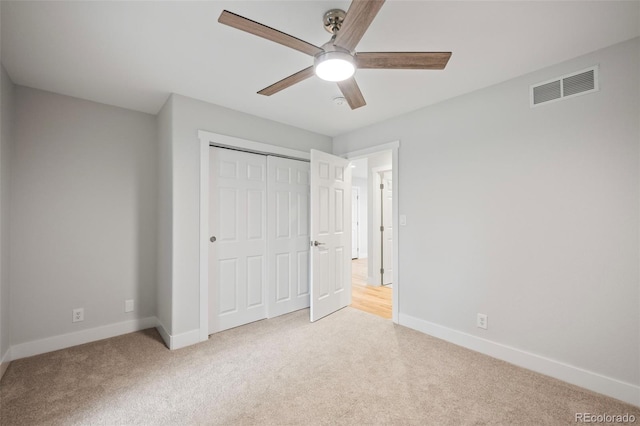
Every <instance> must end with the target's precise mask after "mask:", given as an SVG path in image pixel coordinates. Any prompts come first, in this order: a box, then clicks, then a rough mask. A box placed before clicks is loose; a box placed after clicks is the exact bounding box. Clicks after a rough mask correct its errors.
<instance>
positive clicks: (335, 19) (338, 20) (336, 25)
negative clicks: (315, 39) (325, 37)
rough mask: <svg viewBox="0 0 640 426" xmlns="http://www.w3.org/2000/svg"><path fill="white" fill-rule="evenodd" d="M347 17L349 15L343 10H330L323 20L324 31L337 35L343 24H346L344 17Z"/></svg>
mask: <svg viewBox="0 0 640 426" xmlns="http://www.w3.org/2000/svg"><path fill="white" fill-rule="evenodd" d="M346 15H347V14H346V13H345V11H344V10H342V9H331V10H328V11H327V12H326V13H325V14H324V17H323V18H322V22H323V23H324V29H325V30H327V32H329V33H331V34H335V33H337V32H338V31H340V27H341V26H342V22H344V17H345V16H346Z"/></svg>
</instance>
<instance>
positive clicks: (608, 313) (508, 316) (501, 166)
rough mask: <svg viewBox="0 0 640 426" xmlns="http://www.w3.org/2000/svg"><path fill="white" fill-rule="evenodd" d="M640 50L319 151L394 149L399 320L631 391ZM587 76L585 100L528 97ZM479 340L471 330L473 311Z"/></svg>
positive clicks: (589, 61)
mask: <svg viewBox="0 0 640 426" xmlns="http://www.w3.org/2000/svg"><path fill="white" fill-rule="evenodd" d="M639 52H640V40H639V39H634V40H631V41H628V42H625V43H621V44H618V45H615V46H612V47H610V48H607V49H604V50H601V51H598V52H595V53H593V54H590V55H586V56H583V57H579V58H576V59H574V60H570V61H567V62H564V63H561V64H559V65H557V66H554V67H550V68H546V69H543V70H540V71H538V72H535V73H532V74H529V75H525V76H523V77H520V78H517V79H514V80H511V81H507V82H505V83H502V84H499V85H496V86H493V87H490V88H487V89H484V90H481V91H478V92H475V93H472V94H468V95H465V96H461V97H458V98H456V99H452V100H450V101H447V102H443V103H441V104H438V105H435V106H432V107H428V108H425V109H422V110H419V111H416V112H414V113H411V114H407V115H404V116H401V117H398V118H395V119H392V120H389V121H386V122H383V123H379V124H376V125H373V126H371V127H368V128H364V129H361V130H358V131H355V132H352V133H349V134H345V135H342V136H339V137H336V138H335V139H334V152H337V153H344V152H348V151H353V150H357V149H362V148H364V147H366V146H372V145H377V144H381V143H385V142H389V141H393V140H398V139H399V140H400V141H401V147H400V153H399V157H400V158H399V173H400V176H399V177H400V179H399V180H400V182H399V184H400V188H399V191H400V194H399V196H400V199H399V201H400V213H401V214H406V215H407V221H408V225H407V226H406V227H401V228H400V229H399V232H400V267H401V270H400V274H401V275H400V288H399V291H400V300H399V303H400V313H401V314H404V315H409V316H412V317H414V318H418V319H421V320H425V321H429V322H431V323H435V324H437V325H441V326H444V327H448V328H450V329H455V330H459V331H462V332H465V333H469V334H471V335H476V336H480V337H483V338H486V339H488V340H490V341H493V342H498V343H502V344H506V345H509V346H512V347H515V348H518V349H521V350H524V351H527V352H530V353H534V354H537V355H541V356H544V357H548V358H551V359H554V360H557V361H561V362H564V363H566V364H569V365H573V366H577V367H580V368H582V369H585V370H588V371H592V372H596V373H599V374H602V375H604V376H607V377H610V378H615V379H619V380H621V381H624V382H627V383H632V384H635V385H638V384H640V363H639V362H638V360H639V359H640V340H639V339H640V308H639V300H640V294H639V284H638V283H639V281H640V280H639V271H638V259H639V240H638V236H639V224H640V222H639V218H640V212H639V201H640V200H639V194H640V184H639V174H640V171H639V146H638V145H639V140H640V120H639V117H640V80H639V79H640V58H639ZM594 64H600V84H601V90H600V91H599V92H597V93H593V94H588V95H585V96H579V97H576V98H573V99H567V100H565V101H561V102H556V103H552V104H548V105H544V106H541V107H538V108H533V109H532V108H530V107H529V98H528V87H529V85H530V84H534V83H538V82H541V81H544V80H547V79H550V78H553V77H558V76H560V75H563V74H565V73H570V72H574V71H579V70H581V69H584V68H586V67H589V66H592V65H594ZM478 312H482V313H486V314H488V316H489V322H488V323H489V329H488V330H486V331H485V330H481V329H478V328H476V326H475V320H476V313H478Z"/></svg>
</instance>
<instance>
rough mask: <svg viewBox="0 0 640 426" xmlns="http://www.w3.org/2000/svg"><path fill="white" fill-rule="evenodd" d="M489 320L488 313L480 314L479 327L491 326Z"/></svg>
mask: <svg viewBox="0 0 640 426" xmlns="http://www.w3.org/2000/svg"><path fill="white" fill-rule="evenodd" d="M488 321H489V320H488V318H487V315H486V314H478V321H477V325H478V328H484V329H485V330H486V329H487V328H488V327H489V324H488Z"/></svg>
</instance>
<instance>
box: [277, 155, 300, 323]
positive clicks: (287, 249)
mask: <svg viewBox="0 0 640 426" xmlns="http://www.w3.org/2000/svg"><path fill="white" fill-rule="evenodd" d="M267 222H268V224H269V225H268V226H267V236H268V242H267V248H268V253H267V261H268V274H269V284H268V290H269V291H268V292H267V293H268V309H267V311H268V312H267V314H268V316H269V318H272V317H275V316H278V315H283V314H286V313H289V312H293V311H297V310H298V309H303V308H307V307H309V163H307V162H305V161H298V160H290V159H287V158H280V157H272V156H269V157H267Z"/></svg>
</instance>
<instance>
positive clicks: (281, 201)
mask: <svg viewBox="0 0 640 426" xmlns="http://www.w3.org/2000/svg"><path fill="white" fill-rule="evenodd" d="M290 198H291V193H290V192H289V191H277V192H276V214H275V218H273V220H274V221H275V223H276V238H289V236H290V235H291V229H290V228H291V226H290V222H291V219H290V213H291V212H290V210H291V205H290V203H291V200H290Z"/></svg>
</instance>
